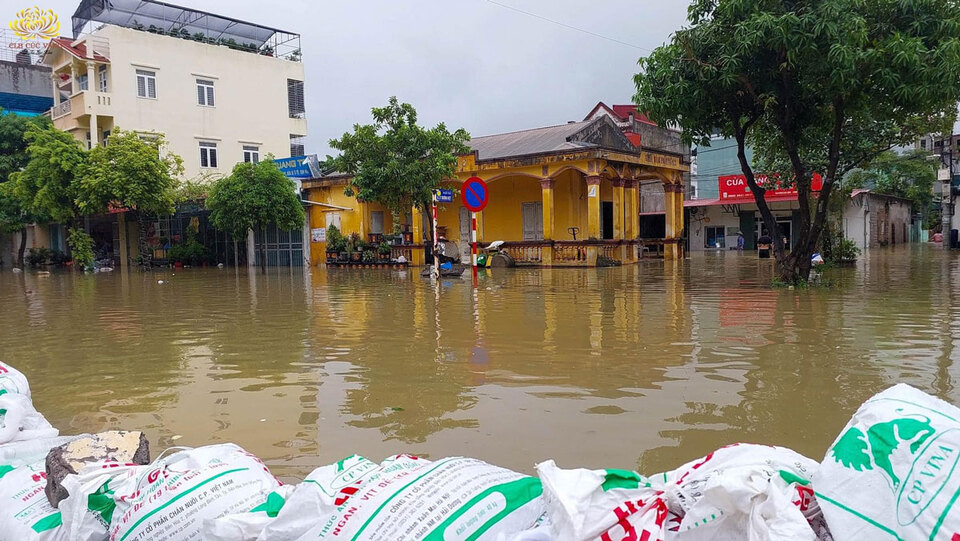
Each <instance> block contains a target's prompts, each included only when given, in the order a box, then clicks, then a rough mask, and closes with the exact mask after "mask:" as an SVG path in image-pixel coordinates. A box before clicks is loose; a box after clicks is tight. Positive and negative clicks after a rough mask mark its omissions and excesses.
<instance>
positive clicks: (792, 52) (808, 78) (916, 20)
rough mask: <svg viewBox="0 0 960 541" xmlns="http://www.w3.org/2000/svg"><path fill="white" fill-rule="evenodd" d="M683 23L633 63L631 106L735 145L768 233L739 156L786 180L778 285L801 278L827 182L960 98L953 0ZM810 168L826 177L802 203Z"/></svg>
mask: <svg viewBox="0 0 960 541" xmlns="http://www.w3.org/2000/svg"><path fill="white" fill-rule="evenodd" d="M688 19H689V23H690V25H689V26H688V27H686V28H683V29H681V30H678V31H677V32H676V33H675V34H674V35H673V37H672V38H671V40H670V42H669V43H667V44H666V45H664V46H662V47H659V48H657V49H656V50H655V51H654V52H653V53H652V54H651V55H650V56H649V57H647V58H644V59H641V61H640V65H641V73H640V74H638V75H637V76H636V77H635V82H636V85H637V94H636V96H635V98H634V99H635V101H636V102H637V103H638V104H640V106H641V108H642V109H643V110H645V111H648V112H649V114H650V116H651V117H652V118H653V119H654V120H656V121H658V122H660V123H662V124H666V123H675V124H676V125H678V126H679V127H680V128H682V129H683V137H684V138H685V139H686V140H688V141H693V142H697V143H699V144H708V141H709V138H710V135H711V133H713V132H714V131H719V132H720V133H721V134H723V135H726V136H731V137H734V138H736V139H737V143H738V146H739V147H740V149H741V156H743V158H742V159H741V168H742V169H743V173H744V175H745V176H746V177H747V181H748V184H750V187H751V189H752V190H753V192H754V195H755V198H756V200H757V205H758V206H759V208H760V213H761V215H762V216H763V219H764V222H765V223H766V224H767V227H768V228H770V229H772V228H773V227H775V218H774V217H773V215H772V213H771V212H770V211H769V208H768V207H767V205H766V202H765V199H764V193H765V192H764V189H763V187H762V186H760V185H759V184H758V183H757V180H756V178H755V175H754V171H753V168H752V166H751V164H750V163H748V162H747V161H746V159H745V156H744V155H743V153H742V150H743V149H744V148H745V147H746V145H750V146H752V147H753V149H754V151H755V161H756V163H757V166H758V169H759V170H760V171H762V172H764V173H768V174H771V175H774V176H776V175H777V174H779V178H781V179H784V182H785V183H788V184H794V183H795V185H796V187H797V190H798V192H799V194H800V195H799V200H800V206H801V208H804V209H810V212H802V213H801V215H800V223H799V227H798V228H797V231H796V234H797V238H798V245H797V247H796V248H795V249H794V250H793V251H792V252H791V253H790V254H786V252H785V251H784V250H783V247H781V246H779V243H778V245H777V249H776V250H775V251H776V255H777V262H778V267H779V270H780V275H781V278H783V279H784V280H785V281H788V282H794V281H797V280H799V279H805V277H806V276H807V275H808V274H809V270H810V254H811V253H812V250H813V249H814V247H815V246H816V241H817V239H818V238H819V236H820V233H821V231H822V229H823V227H824V221H825V217H826V214H827V210H828V206H829V201H830V198H831V192H832V190H833V187H834V183H835V182H836V180H837V179H838V178H840V177H842V176H843V175H844V174H845V173H846V172H847V171H850V170H852V169H854V168H856V167H858V166H860V165H861V164H863V163H865V162H869V161H870V160H871V159H872V158H873V157H875V156H877V155H878V154H879V153H881V152H882V151H884V150H886V149H888V148H890V147H891V146H893V145H897V144H901V143H905V142H907V141H910V140H913V139H915V138H916V137H917V136H918V135H920V134H922V133H927V132H930V131H937V130H938V129H941V128H942V127H943V126H944V125H947V124H949V123H951V122H952V120H953V118H954V117H955V115H956V102H957V101H958V98H960V3H958V2H957V0H912V1H909V2H908V1H902V0H872V1H869V2H868V1H864V0H796V1H791V2H771V1H768V0H694V1H693V2H692V4H691V6H690V7H689V9H688ZM814 172H818V173H820V174H821V175H822V176H823V178H824V184H823V190H822V191H821V193H820V195H819V197H818V198H816V199H813V198H812V197H811V177H812V174H813V173H814Z"/></svg>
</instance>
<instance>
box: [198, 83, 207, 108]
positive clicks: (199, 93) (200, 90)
mask: <svg viewBox="0 0 960 541" xmlns="http://www.w3.org/2000/svg"><path fill="white" fill-rule="evenodd" d="M197 104H198V105H206V103H204V100H203V87H202V86H200V85H197Z"/></svg>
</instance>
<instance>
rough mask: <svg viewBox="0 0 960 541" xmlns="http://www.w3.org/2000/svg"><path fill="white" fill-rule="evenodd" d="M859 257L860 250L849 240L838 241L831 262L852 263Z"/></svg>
mask: <svg viewBox="0 0 960 541" xmlns="http://www.w3.org/2000/svg"><path fill="white" fill-rule="evenodd" d="M859 256H860V248H858V247H857V244H856V243H855V242H853V241H852V240H850V239H840V242H839V243H838V244H837V246H836V248H835V249H834V252H833V260H834V261H837V262H842V261H854V260H856V259H857V258H858V257H859Z"/></svg>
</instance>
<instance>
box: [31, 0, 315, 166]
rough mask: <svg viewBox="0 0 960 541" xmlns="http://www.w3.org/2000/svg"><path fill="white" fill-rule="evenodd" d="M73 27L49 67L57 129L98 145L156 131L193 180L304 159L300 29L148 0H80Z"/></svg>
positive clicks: (51, 51) (50, 53)
mask: <svg viewBox="0 0 960 541" xmlns="http://www.w3.org/2000/svg"><path fill="white" fill-rule="evenodd" d="M73 32H74V37H73V39H68V38H56V39H53V40H52V41H51V43H50V46H49V47H48V49H47V53H46V54H45V55H44V58H43V63H44V64H46V65H47V66H49V67H50V68H51V69H52V84H53V87H54V93H53V94H54V101H55V103H54V106H53V109H52V110H51V117H52V118H53V121H54V124H55V125H56V127H57V128H60V129H62V130H65V131H69V132H71V133H73V134H74V135H75V136H76V138H77V139H79V140H81V141H85V142H86V143H87V144H88V145H89V146H93V145H97V144H103V143H104V142H105V141H108V140H109V137H110V133H111V132H112V131H114V130H116V129H123V130H132V131H136V132H140V133H143V134H144V135H145V136H149V135H148V134H150V133H152V132H159V133H162V134H163V135H164V136H165V138H166V140H167V143H168V150H170V151H172V152H174V153H175V154H178V155H179V156H180V157H181V158H183V163H184V169H185V177H186V178H188V179H192V178H210V177H214V176H218V175H223V174H229V173H230V170H231V169H232V168H233V166H234V164H236V163H237V162H242V161H251V160H252V161H258V160H259V159H261V158H263V157H265V156H266V155H267V154H273V155H274V156H275V157H277V158H285V157H288V156H291V155H293V156H298V155H302V154H303V153H304V149H303V139H304V137H305V136H306V134H307V124H306V119H305V118H304V97H303V96H304V95H303V81H304V69H303V63H302V62H300V58H301V55H300V38H299V36H298V35H297V34H294V33H291V32H284V31H281V30H277V29H273V28H268V27H265V26H262V25H259V24H254V23H249V22H244V21H238V20H235V19H232V18H230V17H225V16H220V15H213V14H209V13H204V12H200V11H196V10H191V9H186V8H180V7H176V6H171V5H169V4H165V3H161V2H152V1H150V0H110V1H106V0H83V1H82V2H81V3H80V6H79V7H78V8H77V11H76V13H75V14H74V16H73Z"/></svg>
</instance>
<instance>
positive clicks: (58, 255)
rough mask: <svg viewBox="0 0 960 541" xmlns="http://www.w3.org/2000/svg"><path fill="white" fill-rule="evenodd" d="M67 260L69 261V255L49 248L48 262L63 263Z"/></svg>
mask: <svg viewBox="0 0 960 541" xmlns="http://www.w3.org/2000/svg"><path fill="white" fill-rule="evenodd" d="M67 261H70V256H68V255H67V254H65V253H63V252H61V251H60V250H51V251H50V264H51V265H63V264H65V263H66V262H67Z"/></svg>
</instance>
